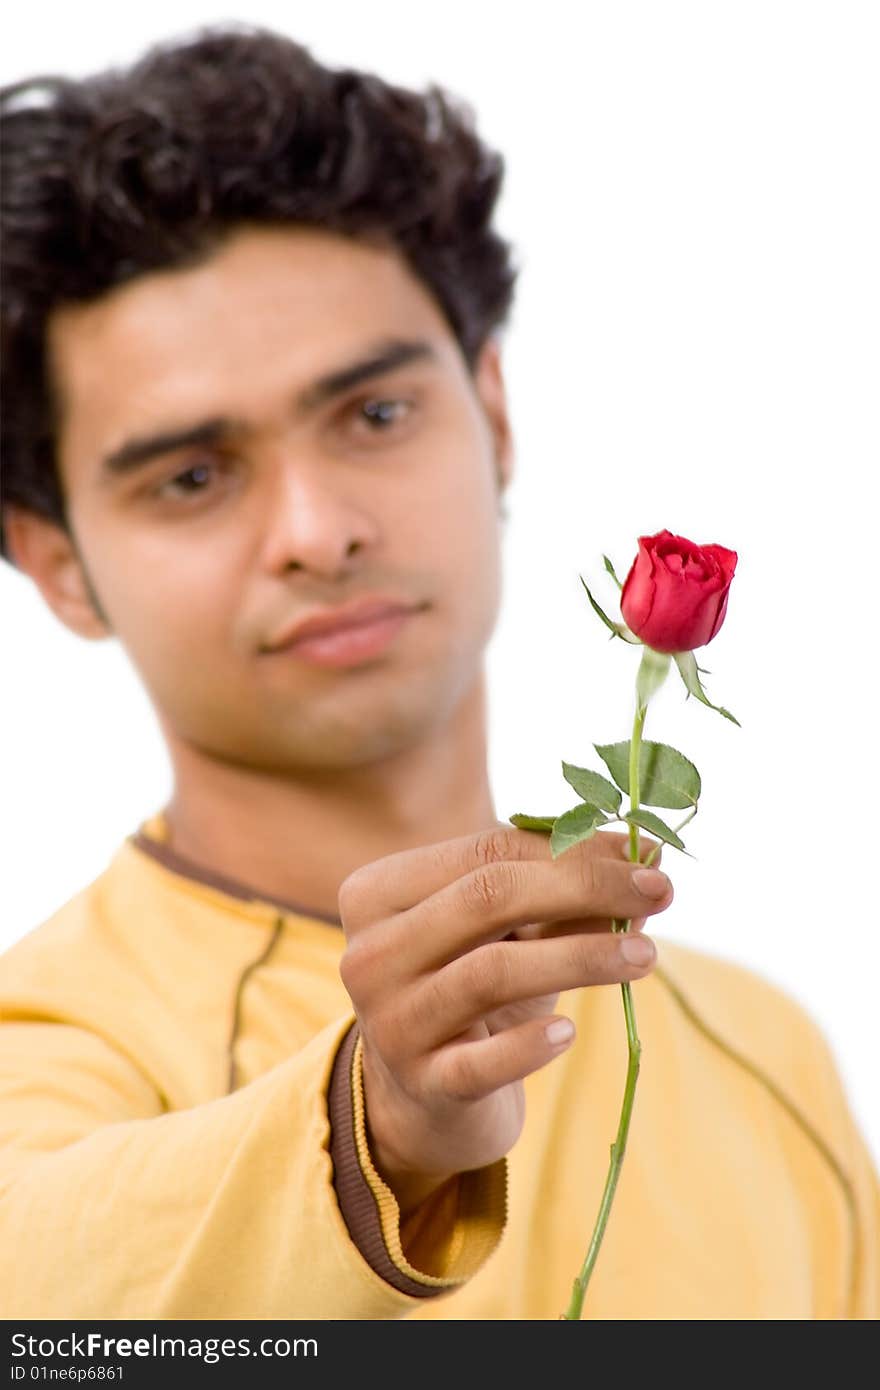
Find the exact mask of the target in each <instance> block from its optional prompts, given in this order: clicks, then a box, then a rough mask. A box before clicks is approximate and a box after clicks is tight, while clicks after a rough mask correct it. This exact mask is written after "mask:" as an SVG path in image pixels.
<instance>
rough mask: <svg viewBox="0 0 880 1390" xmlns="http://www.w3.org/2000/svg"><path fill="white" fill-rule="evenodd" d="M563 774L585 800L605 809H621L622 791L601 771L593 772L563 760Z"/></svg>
mask: <svg viewBox="0 0 880 1390" xmlns="http://www.w3.org/2000/svg"><path fill="white" fill-rule="evenodd" d="M562 775H563V777H564V778H565V780H566V782H567V783H568V785H569V786H570V787H574V789H575V791H576V792H577V794H578V796H582V797H583V799H584V801H590V802H592V803H593V805H594V806H601V808H602V810H603V811H615V812H616V811H619V810H620V792H619V791H618V790H617V788H616V787H615V786H614V784H613V783H612V782H609V781H608V778H607V777H603V776H602V774H601V773H600V772H591V771H590V769H589V768H587V767H575V765H574V763H567V762H565V761H563V764H562Z"/></svg>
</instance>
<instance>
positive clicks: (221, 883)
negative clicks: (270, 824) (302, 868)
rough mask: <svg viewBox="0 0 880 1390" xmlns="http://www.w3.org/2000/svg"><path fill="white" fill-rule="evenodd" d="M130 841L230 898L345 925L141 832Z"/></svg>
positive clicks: (171, 868) (154, 857)
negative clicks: (194, 859) (207, 865)
mask: <svg viewBox="0 0 880 1390" xmlns="http://www.w3.org/2000/svg"><path fill="white" fill-rule="evenodd" d="M128 838H129V841H130V843H131V844H133V845H134V846H135V848H136V849H139V850H142V851H143V853H144V854H148V855H150V857H151V858H152V859H157V860H158V861H159V863H160V864H162V865H164V867H165V868H166V869H170V870H171V871H172V873H175V874H181V875H182V877H183V878H190V879H194V880H195V882H196V883H204V884H206V885H207V887H209V888H216V889H218V890H219V892H221V893H226V894H227V895H228V896H229V897H230V898H238V899H239V900H240V901H242V902H261V903H269V904H271V906H272V907H277V908H279V909H280V910H281V911H282V912H288V913H290V912H292V913H294V914H295V915H296V916H297V917H311V918H312V919H316V920H317V921H319V922H327V923H329V925H330V926H332V927H339V928H341V927H342V922H341V921H340V919H339V918H338V917H331V916H329V915H328V914H327V913H326V912H316V911H315V910H314V908H311V907H306V906H305V904H303V903H291V902H285V900H284V899H283V898H272V897H268V896H267V895H266V894H265V893H259V892H257V890H256V888H251V887H249V885H248V884H246V883H240V882H239V881H238V880H237V879H234V878H227V877H226V875H225V874H218V873H216V872H215V871H214V870H213V869H205V868H203V867H202V866H201V864H194V863H193V862H192V860H191V859H186V858H185V857H184V856H183V855H182V854H178V852H177V850H175V849H172V848H171V846H170V845H166V844H162V843H161V842H160V841H159V840H152V839H150V837H149V835H145V834H144V833H143V831H141V830H138V831H136V832H135V833H134V834H133V835H129V837H128Z"/></svg>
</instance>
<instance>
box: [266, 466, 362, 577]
mask: <svg viewBox="0 0 880 1390" xmlns="http://www.w3.org/2000/svg"><path fill="white" fill-rule="evenodd" d="M322 469H323V471H324V472H325V473H327V470H328V464H327V463H326V461H324V462H323V464H322V465H320V466H319V464H318V462H316V463H315V464H314V465H310V464H308V463H304V462H303V460H302V459H299V458H298V459H296V460H292V459H290V460H284V461H283V462H282V463H281V465H280V466H279V467H278V469H277V478H276V486H275V487H274V488H273V489H272V490H271V492H270V496H269V502H268V513H269V514H268V515H267V517H266V519H265V528H264V534H265V542H264V563H265V566H266V568H267V569H268V570H269V571H270V572H271V573H273V574H285V573H287V572H288V571H290V570H291V569H294V570H300V569H302V570H311V571H313V572H314V573H316V574H322V575H328V576H334V575H337V574H339V573H340V572H341V571H342V570H343V569H344V568H345V567H346V565H347V562H348V560H349V559H350V557H351V556H352V555H355V554H357V553H358V552H359V551H362V550H364V549H366V548H370V547H373V546H375V545H376V543H377V540H378V525H377V522H376V519H375V518H374V517H373V516H370V515H368V514H367V513H366V512H365V511H364V509H363V506H362V505H359V504H358V503H357V502H356V501H354V500H353V499H352V498H351V497H350V496H348V497H347V496H346V495H345V493H344V489H343V487H342V485H341V483H340V481H339V479H338V478H337V479H335V480H334V479H332V478H330V477H329V476H326V477H321V476H320V473H321V471H322Z"/></svg>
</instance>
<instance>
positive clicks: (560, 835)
mask: <svg viewBox="0 0 880 1390" xmlns="http://www.w3.org/2000/svg"><path fill="white" fill-rule="evenodd" d="M608 820H609V817H608V816H606V815H605V813H604V812H603V811H602V810H600V808H599V807H598V806H591V805H590V803H589V802H586V801H582V802H581V804H580V806H575V807H574V808H573V809H572V810H571V811H566V812H565V813H564V814H563V815H561V816H558V817H557V819H556V822H555V824H554V826H553V834H552V835H551V836H550V852H551V854H552V856H553V858H554V859H558V858H559V856H560V854H564V853H565V851H566V850H567V849H571V848H572V846H573V845H578V844H580V842H581V840H589V838H590V836H591V835H595V833H596V831H597V830H598V829H599V826H600V825H607V823H608Z"/></svg>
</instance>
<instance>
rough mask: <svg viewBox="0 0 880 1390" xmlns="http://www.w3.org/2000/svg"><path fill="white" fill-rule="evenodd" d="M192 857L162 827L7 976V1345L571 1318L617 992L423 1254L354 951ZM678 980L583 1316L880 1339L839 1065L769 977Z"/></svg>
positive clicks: (439, 1216) (0, 1175) (139, 840)
mask: <svg viewBox="0 0 880 1390" xmlns="http://www.w3.org/2000/svg"><path fill="white" fill-rule="evenodd" d="M166 837H167V828H166V826H165V822H164V819H163V817H162V815H161V814H159V815H156V816H153V817H151V818H150V819H149V820H148V821H147V822H145V824H144V825H143V826H141V827H140V831H139V834H138V836H137V837H135V836H130V837H128V838H127V839H126V840H125V841H124V842H123V844H122V845H121V846H120V848H119V849H118V851H117V852H116V854H115V856H114V857H113V858H112V860H111V862H110V863H109V865H108V866H107V868H106V869H105V871H104V872H103V873H102V874H101V875H100V876H99V877H98V878H97V879H96V880H95V881H94V882H93V883H92V884H90V885H89V886H88V887H86V888H85V889H83V891H82V892H80V893H79V894H77V895H76V896H75V897H74V898H72V899H71V900H70V901H69V902H68V903H67V904H65V905H64V906H63V907H62V908H61V909H60V910H59V911H58V912H57V913H55V915H54V916H53V917H51V918H50V919H49V920H48V921H47V922H45V923H44V924H42V925H41V926H39V927H37V928H36V929H35V930H33V931H32V932H30V933H29V934H28V935H27V936H25V937H24V938H23V939H22V940H21V941H19V942H18V943H16V945H14V946H13V947H12V948H11V949H10V950H8V951H7V952H6V953H5V954H4V955H2V956H0V1020H2V1026H0V1316H2V1317H4V1318H6V1319H10V1318H39V1319H48V1318H63V1319H72V1318H75V1319H85V1318H89V1317H104V1318H149V1319H160V1318H220V1319H222V1318H245V1319H270V1318H290V1319H299V1318H328V1319H329V1318H346V1319H348V1318H354V1319H375V1318H402V1317H406V1318H412V1319H434V1318H450V1319H555V1318H557V1317H558V1316H559V1314H560V1313H561V1312H562V1311H563V1309H564V1308H565V1307H566V1305H567V1303H568V1298H569V1294H570V1290H571V1283H572V1279H573V1277H574V1276H575V1274H576V1273H577V1272H578V1270H579V1269H580V1267H581V1264H582V1262H583V1258H584V1255H585V1253H586V1248H587V1245H588V1243H589V1239H590V1235H591V1234H592V1230H593V1225H594V1222H595V1218H596V1214H597V1210H598V1205H599V1201H600V1199H601V1195H602V1190H603V1186H604V1182H605V1176H606V1173H607V1168H608V1158H609V1148H610V1144H611V1142H612V1141H613V1139H614V1137H615V1134H616V1132H617V1125H618V1120H619V1115H620V1105H621V1100H622V1095H623V1085H624V1078H625V1073H626V1065H627V1047H626V1030H625V1023H624V1017H623V1008H622V1002H621V993H620V989H619V988H618V987H617V986H613V987H610V986H603V987H593V988H589V989H581V990H577V991H571V992H569V993H567V994H564V995H563V996H562V997H561V998H560V1002H559V1011H560V1012H565V1013H567V1014H569V1015H570V1016H571V1017H572V1018H573V1019H574V1021H575V1024H576V1026H577V1030H578V1035H577V1038H576V1041H575V1043H574V1044H573V1045H572V1047H571V1048H570V1049H569V1050H568V1051H567V1052H566V1053H564V1054H563V1055H562V1056H561V1057H559V1058H557V1059H556V1060H555V1061H553V1062H552V1063H550V1064H549V1065H548V1066H546V1067H544V1068H543V1069H542V1070H541V1071H538V1072H536V1073H534V1074H533V1075H532V1076H529V1077H528V1078H527V1079H526V1082H525V1089H526V1097H527V1114H526V1122H525V1127H524V1130H523V1133H522V1135H521V1136H520V1138H519V1140H518V1141H517V1143H516V1145H515V1146H514V1148H513V1150H512V1151H511V1153H510V1154H509V1155H508V1157H507V1158H506V1159H501V1160H499V1162H498V1163H496V1164H493V1165H491V1167H488V1168H485V1169H481V1170H478V1171H476V1172H473V1173H467V1174H463V1175H460V1176H459V1177H458V1178H456V1179H453V1180H452V1181H451V1183H450V1184H448V1185H447V1187H446V1188H445V1189H442V1190H441V1192H440V1193H439V1194H436V1196H435V1198H432V1199H431V1201H430V1202H428V1203H426V1204H425V1205H424V1207H423V1208H420V1209H419V1210H418V1211H417V1212H415V1213H414V1214H413V1215H412V1217H411V1218H410V1220H409V1221H408V1222H407V1223H405V1227H404V1230H403V1231H401V1229H400V1223H399V1212H398V1209H397V1204H396V1202H395V1201H394V1197H393V1194H392V1193H391V1192H390V1191H389V1189H388V1188H387V1187H385V1185H384V1184H383V1183H382V1182H381V1179H380V1178H379V1176H378V1174H377V1173H376V1172H375V1170H374V1169H373V1167H372V1164H371V1162H370V1157H369V1150H368V1147H367V1142H366V1137H365V1131H364V1122H363V1093H362V1088H361V1082H360V1069H359V1057H360V1041H359V1039H358V1036H357V1031H356V1026H353V1025H355V1024H356V1021H355V1019H354V1014H353V1011H352V1008H351V1002H350V1000H349V998H348V995H347V994H346V992H345V989H344V987H343V985H342V983H341V980H340V978H339V973H338V964H339V959H340V956H341V954H342V951H343V949H344V938H343V933H342V930H341V928H340V926H339V924H338V923H336V922H334V921H332V920H329V919H323V918H320V917H318V916H315V915H309V914H308V913H307V912H305V911H298V910H295V908H294V907H292V906H291V905H283V904H278V903H276V902H273V901H271V900H268V899H265V898H261V897H260V896H259V894H258V893H254V894H253V895H249V892H248V890H247V889H246V888H243V887H242V885H236V884H234V883H232V882H231V881H223V880H219V879H218V878H217V876H216V875H214V876H211V875H205V874H203V873H202V872H201V871H200V870H198V868H196V867H194V866H186V865H185V864H184V862H183V861H180V860H179V859H177V861H176V862H175V857H174V855H173V852H172V851H170V847H166V846H165V845H163V843H162V842H163V841H164V840H165V839H166ZM150 845H153V846H154V847H155V848H154V851H151V850H150V848H149V846H150ZM163 853H164V862H163ZM658 950H659V964H658V966H657V967H656V968H655V970H654V971H653V972H652V974H651V975H650V976H648V977H647V978H646V979H643V980H640V981H637V982H636V983H635V984H634V985H633V995H634V1001H635V1009H636V1017H637V1023H638V1030H639V1035H640V1037H641V1041H642V1058H641V1071H640V1075H639V1081H638V1086H637V1090H636V1097H635V1106H634V1110H633V1118H632V1125H631V1129H630V1135H629V1141H628V1146H627V1151H626V1157H625V1160H624V1164H623V1168H622V1172H621V1177H620V1181H619V1183H618V1187H617V1192H616V1195H615V1199H614V1205H613V1207H612V1210H611V1215H610V1218H609V1222H608V1227H607V1231H606V1235H605V1239H604V1242H603V1245H602V1249H601V1251H600V1254H599V1259H598V1262H597V1265H596V1268H595V1270H594V1273H593V1276H592V1279H591V1281H590V1285H589V1289H588V1292H587V1297H586V1301H585V1305H584V1317H585V1318H603V1319H749V1320H751V1319H763V1318H772V1319H802V1318H822V1319H837V1318H861V1319H874V1318H876V1317H877V1315H878V1313H880V1185H878V1179H877V1174H876V1171H875V1170H874V1168H873V1167H872V1164H871V1160H870V1158H869V1155H868V1152H867V1149H866V1146H865V1144H864V1141H863V1139H862V1137H861V1135H860V1134H859V1132H858V1129H857V1127H856V1125H855V1124H854V1121H853V1118H852V1115H851V1113H850V1110H849V1108H848V1105H847V1100H846V1096H845V1091H844V1089H843V1086H842V1083H841V1079H840V1077H839V1075H838V1073H837V1071H836V1068H835V1065H834V1062H833V1059H832V1056H831V1053H830V1051H829V1048H828V1046H827V1044H826V1042H825V1040H824V1038H823V1036H822V1034H821V1033H820V1031H819V1030H818V1028H817V1026H816V1025H815V1024H814V1023H813V1022H812V1020H811V1019H810V1018H809V1017H808V1015H807V1014H806V1013H805V1012H804V1011H803V1010H802V1008H801V1007H800V1006H799V1005H798V1004H796V1003H795V1002H794V1001H793V1000H792V999H790V998H789V997H788V996H787V995H786V994H785V993H784V992H782V991H781V990H779V989H778V988H777V987H775V986H772V985H770V984H769V983H767V982H766V981H764V980H763V979H762V978H760V977H759V976H757V975H756V974H754V973H752V972H750V971H748V970H746V969H744V968H742V967H740V966H737V965H734V964H732V963H730V962H727V961H723V960H720V959H717V958H714V957H712V956H708V955H703V954H702V953H700V952H697V951H694V950H692V949H690V948H687V947H685V946H682V945H679V944H676V943H673V942H669V941H664V940H663V939H662V938H660V939H659V940H658ZM343 1054H344V1056H343ZM340 1088H342V1089H340ZM331 1095H335V1096H336V1097H337V1099H336V1100H335V1101H334V1102H333V1103H334V1104H335V1105H336V1107H337V1108H336V1109H335V1110H333V1111H332V1117H331ZM340 1095H342V1096H343V1098H344V1101H345V1103H344V1104H343V1105H342V1106H341V1107H340V1105H339V1100H338V1097H339V1096H340ZM340 1116H343V1119H340V1118H339V1117H340ZM331 1118H332V1123H331ZM349 1130H350V1133H349ZM346 1145H349V1146H350V1153H349V1155H348V1157H346V1156H345V1146H346ZM334 1155H335V1158H336V1162H334ZM340 1155H342V1157H340ZM352 1164H353V1165H354V1168H355V1169H356V1170H357V1175H356V1182H359V1183H360V1185H361V1189H360V1193H358V1192H357V1191H356V1190H355V1189H354V1188H352V1186H351V1181H350V1179H351V1172H349V1174H348V1177H345V1178H344V1182H343V1175H344V1171H345V1170H346V1169H347V1168H348V1169H350V1168H351V1165H352ZM345 1184H348V1187H347V1189H346V1195H345V1197H344V1200H342V1202H341V1200H340V1193H341V1189H342V1187H343V1186H344V1185H345ZM368 1229H372V1232H373V1235H372V1236H371V1237H365V1235H364V1231H366V1230H368ZM404 1250H406V1255H404V1253H403V1252H404Z"/></svg>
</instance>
